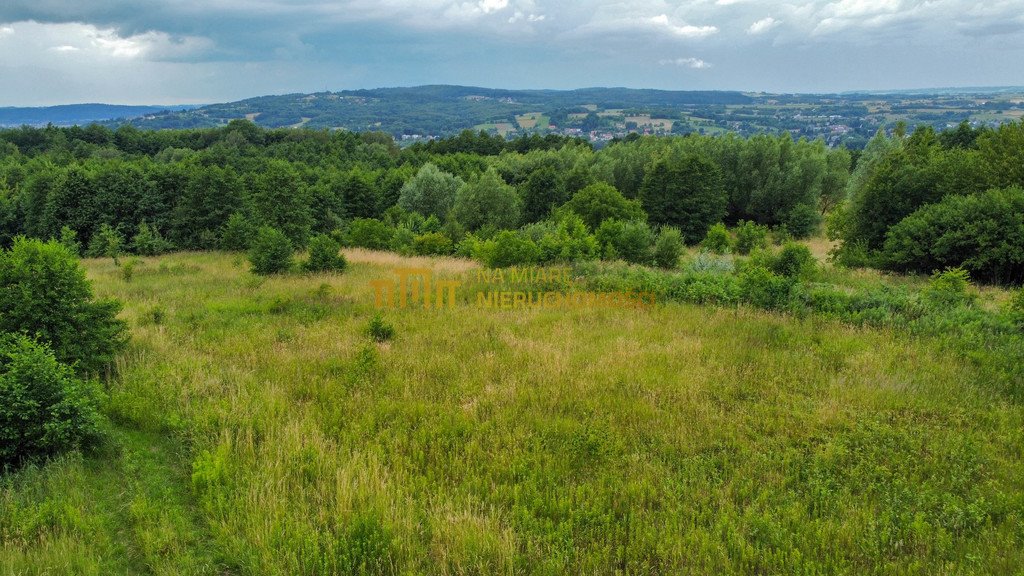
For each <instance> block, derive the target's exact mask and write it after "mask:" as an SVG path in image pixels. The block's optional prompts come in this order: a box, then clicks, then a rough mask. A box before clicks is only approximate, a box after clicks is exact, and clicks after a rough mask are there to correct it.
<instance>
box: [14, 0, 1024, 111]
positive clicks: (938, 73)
mask: <svg viewBox="0 0 1024 576" xmlns="http://www.w3.org/2000/svg"><path fill="white" fill-rule="evenodd" d="M420 84H464V85H477V86H487V87H495V88H579V87H587V86H628V87H645V88H664V89H679V90H687V89H739V90H751V91H762V90H763V91H773V92H835V91H846V90H857V89H895V88H923V87H949V86H1005V85H1024V0H993V1H987V2H969V1H965V0H838V1H830V0H817V1H811V2H785V1H783V2H775V1H766V0H691V1H685V2H684V1H670V0H643V1H640V0H620V1H604V0H578V1H567V0H455V1H453V0H377V1H373V0H144V1H143V0H135V1H132V0H2V2H0V106H28V105H48V104H59V103H71V102H110V103H124V104H172V103H210V102H223V101H230V100H237V99H241V98H246V97H250V96H258V95H264V94H282V93H289V92H315V91H322V90H342V89H352V88H372V87H380V86H412V85H420Z"/></svg>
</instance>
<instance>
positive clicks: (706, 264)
mask: <svg viewBox="0 0 1024 576" xmlns="http://www.w3.org/2000/svg"><path fill="white" fill-rule="evenodd" d="M686 270H687V271H688V272H693V273H697V274H702V273H710V274H732V273H733V272H735V271H736V262H735V261H734V260H733V257H732V256H716V255H714V254H711V253H710V252H706V251H703V250H702V251H701V252H700V253H699V254H697V257H696V258H694V259H693V260H691V261H690V262H689V263H688V264H687V265H686Z"/></svg>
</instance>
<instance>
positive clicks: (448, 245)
mask: <svg viewBox="0 0 1024 576" xmlns="http://www.w3.org/2000/svg"><path fill="white" fill-rule="evenodd" d="M431 218H433V216H431ZM412 249H413V252H415V253H416V254H418V255H420V256H445V255H447V254H451V253H452V241H451V239H450V238H448V237H447V236H445V235H444V234H441V233H440V232H428V233H427V234H421V235H419V236H417V237H416V238H415V239H414V240H413V241H412Z"/></svg>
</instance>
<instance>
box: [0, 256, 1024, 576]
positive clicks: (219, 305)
mask: <svg viewBox="0 0 1024 576" xmlns="http://www.w3.org/2000/svg"><path fill="white" fill-rule="evenodd" d="M346 256H347V258H348V260H349V262H350V265H349V268H348V270H347V271H346V272H344V273H343V274H336V275H303V274H289V275H283V276H273V277H267V278H262V277H257V276H254V275H252V274H251V273H250V272H249V271H248V263H247V262H246V260H245V258H244V256H242V255H239V254H229V253H219V252H201V253H200V252H193V253H176V254H170V255H165V256H160V257H147V258H143V259H142V260H141V261H140V263H139V264H137V265H136V266H135V267H134V269H133V273H132V275H131V277H130V279H129V278H127V277H126V276H125V273H124V269H123V268H119V267H117V266H115V265H114V264H113V263H112V262H111V261H110V260H109V259H102V260H97V259H92V260H85V261H84V263H85V266H86V268H87V270H88V274H89V277H90V278H91V279H92V280H93V282H94V286H95V289H96V291H97V294H98V295H100V296H112V297H116V298H118V299H119V300H121V301H122V302H123V303H124V305H125V307H124V311H123V312H122V317H123V318H125V319H126V320H127V321H128V322H129V324H130V326H131V331H130V332H131V334H130V335H131V344H130V346H129V349H128V350H127V351H126V352H125V353H123V354H122V355H121V356H120V358H119V360H118V362H117V365H116V370H115V372H116V374H115V376H114V377H113V378H112V379H110V380H109V382H108V383H107V384H106V393H107V400H106V408H105V413H106V414H107V416H108V418H109V423H108V424H107V440H106V442H105V443H104V444H103V446H102V447H101V448H100V449H99V450H98V451H96V452H95V453H88V454H84V455H83V454H72V455H68V456H64V457H61V458H58V459H56V460H53V461H51V462H49V463H47V464H45V465H39V466H30V467H28V468H26V469H23V470H21V471H19V472H16V473H13V474H9V475H7V476H4V477H3V478H2V479H0V574H65V573H68V574H567V573H572V574H668V573H672V574H1021V566H1024V459H1022V446H1024V412H1022V410H1021V406H1020V398H1019V397H1018V396H1014V395H1012V394H1007V393H1006V391H1005V389H1000V388H998V387H994V386H991V385H990V382H989V377H988V373H987V372H985V369H984V368H985V367H984V366H983V365H980V364H979V362H978V361H977V357H972V356H971V355H970V354H957V353H950V350H949V347H948V343H944V342H942V341H940V340H939V339H936V338H931V337H928V336H923V335H912V334H909V333H907V332H906V331H904V330H900V329H897V328H889V327H884V326H883V327H870V326H856V325H851V324H850V323H848V322H845V323H844V322H840V321H839V320H836V319H826V318H823V317H821V316H820V315H817V314H809V315H794V314H783V313H776V312H767V311H761V310H755V309H753V308H749V307H746V306H743V305H735V306H697V305H693V304H689V303H685V302H673V301H665V302H663V303H661V304H659V305H658V306H655V307H653V308H647V309H640V310H637V309H576V310H544V309H525V310H524V309H518V310H494V309H486V310H485V309H479V308H477V307H475V306H473V305H472V303H471V298H465V299H463V301H461V302H460V305H458V306H456V307H455V308H454V309H439V310H425V309H422V308H415V307H409V308H406V309H389V310H384V311H383V312H381V311H379V310H377V309H376V308H375V305H374V289H373V287H372V286H371V284H370V283H371V282H372V281H373V280H376V279H380V278H387V277H389V275H391V274H392V271H393V269H395V268H398V267H429V268H431V269H432V270H434V272H435V274H436V275H437V276H438V277H451V278H455V277H465V276H466V275H467V274H469V275H472V274H473V271H474V270H475V268H476V266H477V264H475V263H474V262H472V261H469V260H461V259H456V258H445V257H439V258H408V257H403V256H398V255H395V254H391V253H382V252H373V251H368V250H359V249H355V250H351V249H350V250H346ZM830 274H831V275H832V276H830V278H831V280H832V281H835V282H842V283H844V284H846V285H848V286H850V287H851V289H857V288H859V287H861V286H866V285H878V284H881V283H886V282H888V283H893V282H898V283H901V284H903V285H906V286H907V287H908V289H911V290H916V289H919V288H920V286H921V285H922V284H923V281H921V280H912V281H905V280H900V279H898V278H897V279H893V278H894V277H885V278H883V277H881V276H879V275H878V274H877V273H874V272H871V273H856V272H840V271H832V272H830ZM1005 298H1006V292H1005V291H1000V290H996V289H987V290H986V291H984V292H983V293H982V296H981V306H982V307H998V306H999V305H1001V303H1002V301H1003V300H1005ZM378 313H380V314H382V317H383V321H384V322H385V323H388V324H390V325H392V326H393V327H394V333H395V334H394V337H393V338H390V339H381V340H383V341H378V339H374V338H372V337H371V335H370V334H368V332H367V326H368V325H369V324H370V322H371V320H372V319H373V318H374V316H375V315H377V314H378Z"/></svg>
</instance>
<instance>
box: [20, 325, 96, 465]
mask: <svg viewBox="0 0 1024 576" xmlns="http://www.w3.org/2000/svg"><path fill="white" fill-rule="evenodd" d="M97 397H98V394H97V393H96V392H95V391H94V390H93V389H92V388H91V387H89V386H87V385H86V384H85V383H84V382H82V381H81V380H79V379H78V378H76V377H75V375H74V372H73V371H72V370H71V368H70V367H69V366H67V365H66V364H61V363H60V362H58V361H57V359H56V357H54V355H53V352H52V351H51V350H50V349H49V348H47V347H46V346H44V345H41V344H37V343H36V342H34V341H32V340H31V339H29V338H27V337H25V336H20V335H16V334H10V333H0V472H2V471H3V470H5V469H10V468H14V467H17V466H20V465H21V464H24V463H25V462H30V461H34V460H39V459H43V458H47V457H50V456H56V455H58V454H61V453H63V452H66V451H69V450H75V449H78V448H84V447H89V446H92V445H94V444H96V443H97V441H98V440H99V438H100V428H99V423H100V416H99V412H98V410H97V405H98V398H97Z"/></svg>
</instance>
